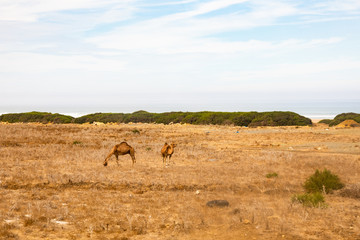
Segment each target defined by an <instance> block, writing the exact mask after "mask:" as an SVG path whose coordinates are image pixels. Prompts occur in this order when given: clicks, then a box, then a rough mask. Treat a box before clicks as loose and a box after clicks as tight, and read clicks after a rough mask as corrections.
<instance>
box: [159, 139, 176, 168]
mask: <svg viewBox="0 0 360 240" xmlns="http://www.w3.org/2000/svg"><path fill="white" fill-rule="evenodd" d="M175 147H176V144H175V143H172V144H170V145H169V144H167V143H165V144H164V146H163V147H162V149H161V155H162V157H163V164H166V165H167V163H166V158H167V157H169V163H170V159H171V156H172V155H173V153H174V148H175Z"/></svg>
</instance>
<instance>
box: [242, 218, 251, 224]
mask: <svg viewBox="0 0 360 240" xmlns="http://www.w3.org/2000/svg"><path fill="white" fill-rule="evenodd" d="M242 222H243V224H250V220H248V219H244V220H243V221H242Z"/></svg>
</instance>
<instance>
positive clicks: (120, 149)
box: [104, 142, 136, 167]
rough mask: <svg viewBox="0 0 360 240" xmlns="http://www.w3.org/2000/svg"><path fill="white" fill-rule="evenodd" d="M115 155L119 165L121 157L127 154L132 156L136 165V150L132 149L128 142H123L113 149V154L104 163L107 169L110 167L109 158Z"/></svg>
mask: <svg viewBox="0 0 360 240" xmlns="http://www.w3.org/2000/svg"><path fill="white" fill-rule="evenodd" d="M113 154H114V155H115V157H116V163H117V164H118V165H119V155H125V154H130V156H131V159H132V163H133V165H134V163H136V159H135V150H134V148H133V147H131V146H130V145H129V144H127V143H126V142H122V143H120V144H117V145H115V146H114V147H113V148H112V149H111V152H110V153H109V155H108V156H107V157H106V159H105V161H104V166H105V167H106V166H107V165H108V161H109V158H110V157H111V156H112V155H113Z"/></svg>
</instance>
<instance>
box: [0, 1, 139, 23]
mask: <svg viewBox="0 0 360 240" xmlns="http://www.w3.org/2000/svg"><path fill="white" fill-rule="evenodd" d="M131 2H133V1H132V0H124V1H121V3H119V1H116V0H102V1H98V0H76V1H73V0H61V1H56V0H2V1H0V21H22V22H36V21H38V20H39V18H40V17H41V16H42V15H43V14H46V13H50V12H57V11H66V10H76V9H92V8H102V7H108V6H115V8H116V6H117V7H119V6H120V7H127V6H129V3H131ZM111 11H114V10H110V13H109V14H111Z"/></svg>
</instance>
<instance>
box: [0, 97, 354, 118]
mask: <svg viewBox="0 0 360 240" xmlns="http://www.w3.org/2000/svg"><path fill="white" fill-rule="evenodd" d="M139 110H145V111H148V112H156V113H161V112H172V111H182V112H200V111H219V112H249V111H257V112H265V111H291V112H295V113H298V114H300V115H302V116H305V117H308V118H310V119H333V118H334V117H335V116H336V115H338V114H341V113H348V112H355V113H360V100H358V101H339V102H333V101H331V102H330V101H318V102H301V103H300V102H290V103H284V102H281V103H251V104H247V103H242V104H219V105H213V106H206V104H204V103H202V104H196V103H194V104H191V105H189V104H187V105H185V106H181V105H176V104H172V105H170V104H169V105H166V104H163V105H160V104H157V105H154V104H151V105H138V106H134V105H132V106H129V105H122V106H121V105H117V106H100V105H98V106H26V107H24V106H13V107H10V106H0V115H1V114H5V113H22V112H31V111H40V112H51V113H60V114H64V115H69V116H73V117H81V116H84V115H87V114H91V113H99V112H102V113H110V112H111V113H132V112H135V111H139Z"/></svg>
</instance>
